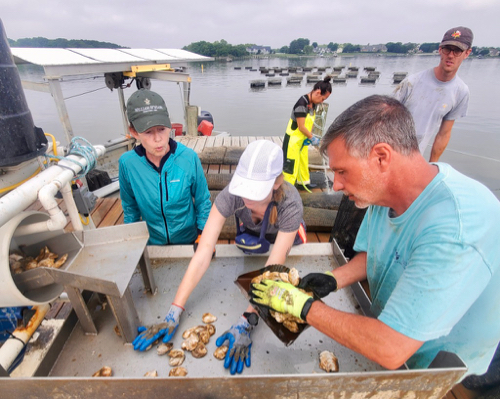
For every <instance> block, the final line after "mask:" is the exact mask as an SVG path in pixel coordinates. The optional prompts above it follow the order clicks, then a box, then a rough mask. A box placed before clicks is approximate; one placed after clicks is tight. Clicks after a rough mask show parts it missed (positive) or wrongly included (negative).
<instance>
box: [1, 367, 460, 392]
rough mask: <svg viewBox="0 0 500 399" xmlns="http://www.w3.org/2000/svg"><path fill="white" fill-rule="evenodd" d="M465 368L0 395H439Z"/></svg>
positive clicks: (22, 386)
mask: <svg viewBox="0 0 500 399" xmlns="http://www.w3.org/2000/svg"><path fill="white" fill-rule="evenodd" d="M464 372H465V369H460V368H456V369H439V370H420V371H393V372H366V373H354V374H353V373H339V374H307V375H300V376H297V375H281V376H274V375H270V376H263V375H260V376H235V377H224V378H217V377H207V378H186V377H184V378H183V377H177V378H168V377H167V378H115V377H108V378H32V379H28V380H26V379H20V380H15V379H5V380H3V381H2V390H1V391H0V397H2V398H3V397H5V398H17V397H22V398H25V399H35V398H36V399H45V398H58V399H66V398H68V399H69V398H72V399H88V398H100V399H105V398H125V397H126V398H148V399H154V398H166V397H169V398H182V399H191V398H193V399H200V398H207V399H208V398H220V399H226V398H227V399H229V398H231V399H233V398H245V399H254V398H255V399H260V398H276V399H278V398H279V399H297V398H307V399H316V398H318V399H368V398H371V399H424V398H426V399H439V398H442V397H443V396H444V395H445V394H446V393H447V392H448V391H449V389H450V388H451V387H452V386H453V384H454V383H455V381H457V380H458V379H459V378H460V376H461V375H462V374H463V373H464Z"/></svg>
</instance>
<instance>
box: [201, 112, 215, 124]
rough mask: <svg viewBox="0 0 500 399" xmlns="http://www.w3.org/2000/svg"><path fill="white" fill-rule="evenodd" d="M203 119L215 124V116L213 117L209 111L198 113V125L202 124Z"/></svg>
mask: <svg viewBox="0 0 500 399" xmlns="http://www.w3.org/2000/svg"><path fill="white" fill-rule="evenodd" d="M201 121H207V122H210V123H211V124H212V125H214V118H212V114H211V113H210V112H208V111H200V115H198V126H200V123H201ZM214 126H215V125H214Z"/></svg>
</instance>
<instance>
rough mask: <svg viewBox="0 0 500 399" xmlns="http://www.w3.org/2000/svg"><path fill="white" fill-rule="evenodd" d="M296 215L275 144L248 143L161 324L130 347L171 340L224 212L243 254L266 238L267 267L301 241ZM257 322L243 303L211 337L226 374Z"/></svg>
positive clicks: (241, 361) (245, 349) (257, 249)
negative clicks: (222, 353) (221, 351)
mask: <svg viewBox="0 0 500 399" xmlns="http://www.w3.org/2000/svg"><path fill="white" fill-rule="evenodd" d="M302 214H303V205H302V200H301V198H300V194H299V193H298V191H297V189H296V188H295V187H294V186H293V185H291V184H290V183H288V182H285V181H284V178H283V151H282V149H281V147H280V146H278V145H277V144H275V143H273V142H272V141H268V140H257V141H254V142H252V143H250V144H249V145H248V146H247V148H246V149H245V151H244V152H243V154H242V155H241V158H240V160H239V162H238V166H237V167H236V172H235V173H234V176H233V178H232V179H231V182H230V183H229V185H228V186H227V187H226V188H225V189H224V190H222V191H221V192H220V194H219V195H218V196H217V198H216V199H215V203H214V205H213V206H212V209H211V211H210V215H209V217H208V220H207V223H206V225H205V228H204V230H203V234H202V235H201V239H200V242H199V245H198V248H197V249H196V252H195V254H194V256H193V258H192V259H191V262H190V263H189V267H188V269H187V270H186V273H185V274H184V277H183V279H182V282H181V284H180V286H179V288H178V290H177V294H176V295H175V298H174V301H173V303H172V306H171V307H170V310H169V312H168V314H167V317H166V319H165V321H166V323H164V324H163V328H162V329H161V330H160V331H159V332H158V333H156V334H155V335H152V336H150V335H151V334H148V331H147V330H146V329H143V333H141V334H140V335H139V336H138V337H137V338H136V339H135V341H134V342H133V346H134V349H136V350H141V351H142V350H145V349H146V348H147V347H149V346H150V345H151V343H152V342H154V341H156V340H157V339H159V338H161V337H163V342H169V341H170V340H171V339H172V337H173V336H174V334H175V331H176V330H177V327H178V326H179V322H180V316H181V314H182V312H183V311H184V306H185V304H186V302H187V300H188V298H189V296H190V295H191V292H193V290H194V289H195V287H196V285H197V284H198V283H199V281H200V280H201V278H202V276H203V274H204V273H205V272H206V271H207V269H208V267H209V265H210V260H211V259H212V255H213V253H214V252H213V251H214V248H215V244H216V243H217V240H218V238H219V234H220V232H221V230H222V227H223V226H224V222H225V221H226V219H227V218H228V217H230V216H231V215H235V218H236V223H237V237H236V239H235V241H236V245H237V246H238V247H239V248H240V249H242V250H243V251H244V252H245V253H247V254H251V253H265V252H267V251H269V249H270V242H269V241H271V242H273V243H274V245H273V247H272V249H271V253H270V254H269V257H268V258H267V261H266V264H265V266H268V265H273V264H284V263H285V260H286V257H287V255H288V252H289V251H290V249H291V247H292V246H293V245H296V244H300V243H303V242H306V235H305V228H304V223H303V220H302ZM257 322H258V316H257V313H255V310H254V309H253V307H252V306H249V307H248V308H247V310H246V312H244V313H243V315H242V316H241V317H240V319H239V320H238V322H237V323H236V324H234V325H233V326H232V327H231V328H230V329H229V330H227V331H226V332H225V333H224V334H222V335H221V336H220V337H219V338H218V339H217V341H216V344H217V346H222V345H226V346H228V351H227V355H226V359H225V362H224V367H225V368H229V369H230V372H231V374H235V373H241V372H242V371H243V368H244V366H245V365H246V366H247V367H250V348H251V345H252V340H251V338H250V333H251V332H252V330H253V328H254V327H255V326H256V325H257ZM153 327H154V326H153ZM226 341H229V343H226Z"/></svg>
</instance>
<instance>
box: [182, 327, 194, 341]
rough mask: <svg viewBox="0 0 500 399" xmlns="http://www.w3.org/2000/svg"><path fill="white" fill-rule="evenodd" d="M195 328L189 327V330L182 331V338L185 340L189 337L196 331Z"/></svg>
mask: <svg viewBox="0 0 500 399" xmlns="http://www.w3.org/2000/svg"><path fill="white" fill-rule="evenodd" d="M196 328H197V326H195V327H191V328H188V329H187V330H186V331H184V332H183V333H182V338H184V339H187V338H188V337H189V336H190V335H191V333H192V332H193V331H194V330H196Z"/></svg>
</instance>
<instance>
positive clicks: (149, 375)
mask: <svg viewBox="0 0 500 399" xmlns="http://www.w3.org/2000/svg"><path fill="white" fill-rule="evenodd" d="M144 377H158V372H157V371H156V370H151V371H148V372H147V373H146V374H144Z"/></svg>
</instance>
